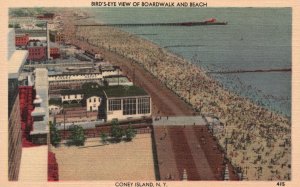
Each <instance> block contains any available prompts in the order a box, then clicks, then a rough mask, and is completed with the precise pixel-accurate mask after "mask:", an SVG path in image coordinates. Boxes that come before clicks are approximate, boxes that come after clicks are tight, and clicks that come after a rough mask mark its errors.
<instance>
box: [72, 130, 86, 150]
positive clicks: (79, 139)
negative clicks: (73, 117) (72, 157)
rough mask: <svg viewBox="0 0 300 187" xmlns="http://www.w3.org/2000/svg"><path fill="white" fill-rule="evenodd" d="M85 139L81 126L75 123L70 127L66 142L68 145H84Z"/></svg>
mask: <svg viewBox="0 0 300 187" xmlns="http://www.w3.org/2000/svg"><path fill="white" fill-rule="evenodd" d="M85 140H86V137H85V135H84V130H83V128H82V127H81V126H78V125H75V126H74V127H73V128H72V129H71V136H70V137H69V141H68V143H69V144H70V145H76V146H80V145H84V142H85Z"/></svg>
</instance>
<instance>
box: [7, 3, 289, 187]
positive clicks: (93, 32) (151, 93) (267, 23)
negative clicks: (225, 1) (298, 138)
mask: <svg viewBox="0 0 300 187" xmlns="http://www.w3.org/2000/svg"><path fill="white" fill-rule="evenodd" d="M8 27H9V33H7V34H6V35H7V38H8V39H7V40H8V44H9V45H8V62H9V64H8V88H9V93H8V119H9V124H8V131H9V132H8V135H9V140H8V148H9V151H8V152H9V153H8V154H9V155H8V158H9V161H8V168H9V171H8V172H9V173H8V176H9V180H10V181H57V182H59V181H101V180H113V181H124V180H133V181H155V180H157V181H272V180H275V181H278V180H280V181H289V180H291V69H292V65H291V9H290V8H205V9H197V8H10V9H9V23H8ZM142 185H143V184H141V186H142ZM123 186H126V184H125V183H124V184H123Z"/></svg>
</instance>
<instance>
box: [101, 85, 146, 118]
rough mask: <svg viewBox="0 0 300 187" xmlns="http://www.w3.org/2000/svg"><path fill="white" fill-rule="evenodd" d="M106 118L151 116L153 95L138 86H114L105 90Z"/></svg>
mask: <svg viewBox="0 0 300 187" xmlns="http://www.w3.org/2000/svg"><path fill="white" fill-rule="evenodd" d="M104 93H105V101H106V105H104V106H105V107H106V110H105V111H106V120H107V121H111V120H113V119H118V120H119V121H120V120H129V119H137V118H146V117H150V116H151V110H152V109H151V97H150V95H149V94H148V93H146V92H145V91H144V90H143V89H142V88H139V87H136V86H113V87H111V88H109V89H106V90H104Z"/></svg>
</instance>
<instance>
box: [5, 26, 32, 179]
mask: <svg viewBox="0 0 300 187" xmlns="http://www.w3.org/2000/svg"><path fill="white" fill-rule="evenodd" d="M8 41H9V42H8V43H9V46H8V63H9V64H8V92H9V93H8V179H9V180H18V177H19V170H20V163H21V156H22V131H21V115H20V104H19V91H18V86H19V85H18V78H19V75H20V73H21V70H22V67H23V65H24V63H25V61H26V58H27V55H28V52H27V51H25V50H15V33H14V30H13V29H10V31H9V35H8Z"/></svg>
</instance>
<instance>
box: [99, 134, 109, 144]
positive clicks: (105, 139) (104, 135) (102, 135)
mask: <svg viewBox="0 0 300 187" xmlns="http://www.w3.org/2000/svg"><path fill="white" fill-rule="evenodd" d="M100 138H101V142H102V143H103V144H106V143H107V138H108V136H107V134H105V133H104V132H101V134H100Z"/></svg>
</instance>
